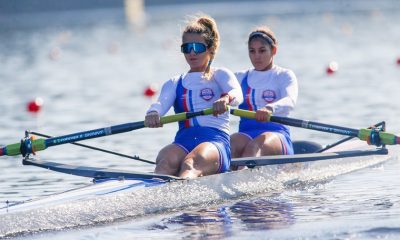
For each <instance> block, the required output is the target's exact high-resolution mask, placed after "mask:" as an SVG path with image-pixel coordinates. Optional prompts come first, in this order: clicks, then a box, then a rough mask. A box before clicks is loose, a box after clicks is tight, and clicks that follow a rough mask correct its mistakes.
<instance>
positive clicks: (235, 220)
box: [151, 198, 296, 239]
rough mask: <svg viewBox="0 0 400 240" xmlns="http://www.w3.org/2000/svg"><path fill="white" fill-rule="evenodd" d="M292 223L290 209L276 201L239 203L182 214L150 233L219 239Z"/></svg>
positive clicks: (154, 227) (293, 220) (290, 206)
mask: <svg viewBox="0 0 400 240" xmlns="http://www.w3.org/2000/svg"><path fill="white" fill-rule="evenodd" d="M295 222H296V219H295V215H294V214H293V207H292V205H291V204H290V203H288V202H285V201H282V200H280V199H271V198H260V199H252V200H245V201H239V202H236V203H234V204H233V205H231V206H222V207H219V208H208V209H201V210H198V211H194V212H185V213H182V214H180V215H178V216H174V217H170V218H166V219H163V220H162V222H161V223H160V224H156V225H153V226H152V227H151V229H152V230H156V229H157V230H160V229H161V230H172V231H176V232H179V234H180V235H185V233H188V234H189V235H186V236H185V238H188V239H221V238H226V237H229V236H233V235H234V233H235V232H237V231H238V230H239V231H240V230H245V231H259V230H264V231H265V230H269V229H282V228H287V227H289V226H291V225H292V224H294V223H295Z"/></svg>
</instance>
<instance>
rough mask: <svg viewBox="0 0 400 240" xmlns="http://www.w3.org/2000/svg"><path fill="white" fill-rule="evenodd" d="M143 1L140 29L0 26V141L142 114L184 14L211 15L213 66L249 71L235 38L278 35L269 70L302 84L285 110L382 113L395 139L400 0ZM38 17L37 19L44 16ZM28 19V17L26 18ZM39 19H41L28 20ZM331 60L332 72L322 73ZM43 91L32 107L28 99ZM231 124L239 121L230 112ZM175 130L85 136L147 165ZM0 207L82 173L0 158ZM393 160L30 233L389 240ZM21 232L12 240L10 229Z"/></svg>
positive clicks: (65, 155) (242, 43) (166, 66)
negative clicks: (258, 191)
mask: <svg viewBox="0 0 400 240" xmlns="http://www.w3.org/2000/svg"><path fill="white" fill-rule="evenodd" d="M172 7H175V9H176V11H171V6H169V8H167V7H166V6H163V7H156V6H152V7H151V8H148V9H147V19H146V24H145V25H143V26H142V27H136V28H133V27H129V26H126V25H125V24H124V23H123V21H122V20H121V18H120V16H119V15H118V13H113V12H104V13H101V14H102V15H100V16H99V17H100V18H101V19H103V21H101V22H99V23H98V24H83V25H61V24H58V25H57V24H52V25H54V26H52V27H44V24H42V25H41V26H29V27H21V26H20V27H17V28H11V29H10V28H1V27H2V26H0V42H1V44H0V66H1V67H0V83H1V85H2V87H1V88H0V96H1V101H0V113H1V116H2V117H1V118H0V126H1V132H0V144H2V145H5V144H10V143H14V142H18V141H19V139H20V138H21V137H23V135H24V130H26V129H30V130H35V131H38V132H42V133H46V134H51V135H62V134H67V133H71V132H76V131H82V130H89V129H94V128H98V127H105V126H109V125H114V124H120V123H125V122H130V121H139V120H142V119H143V117H144V114H145V111H146V108H147V107H148V106H149V105H150V103H151V101H152V99H148V98H145V97H143V94H142V92H143V90H144V88H145V87H146V86H148V85H149V84H158V85H161V84H162V82H164V81H165V80H167V79H168V78H169V77H171V76H173V75H175V74H177V73H181V72H183V71H186V69H187V66H186V63H185V61H184V59H183V57H182V56H181V54H180V53H179V48H178V46H179V39H180V30H181V28H182V27H183V26H184V22H183V19H184V18H185V16H186V15H188V14H194V13H197V12H199V11H203V12H205V13H208V14H211V15H212V16H213V17H214V18H215V19H216V20H217V22H218V24H219V29H220V33H221V38H222V44H221V49H220V51H219V53H218V55H217V58H216V60H215V65H216V66H225V67H228V68H230V69H232V70H241V69H245V68H248V67H249V66H250V62H249V60H248V57H247V52H246V36H247V34H248V32H249V31H250V29H252V28H254V27H255V26H258V25H261V24H268V25H269V26H271V27H272V28H273V29H274V30H275V32H276V34H277V37H278V40H279V42H280V43H279V49H278V55H277V58H276V63H277V64H278V65H281V66H284V67H288V68H291V69H293V70H294V72H295V73H296V75H297V77H298V79H299V84H300V95H299V100H298V105H297V108H296V110H295V112H294V113H293V114H292V116H293V117H296V118H302V119H309V120H315V121H321V122H326V123H332V124H336V125H343V126H349V127H354V128H360V127H365V126H369V125H371V124H373V123H376V122H379V121H381V120H385V121H386V122H387V129H388V131H390V132H395V133H399V132H400V124H399V123H398V121H397V117H398V116H399V114H400V110H399V107H398V101H397V99H398V89H400V77H399V75H400V66H398V65H396V60H397V58H400V51H399V49H400V48H399V42H400V25H399V24H398V23H399V22H400V3H398V2H397V1H380V2H379V4H377V3H375V2H374V1H335V2H332V3H330V2H328V1H326V2H325V1H323V2H317V1H283V2H282V1H281V2H280V3H278V2H274V1H269V2H266V3H260V2H257V3H255V4H251V3H246V4H240V3H235V4H229V3H220V4H214V5H185V6H172ZM99 14H100V13H99ZM47 17H48V16H35V19H36V20H37V19H38V18H39V19H40V18H42V22H46V21H49V20H48V18H47ZM36 20H35V21H36ZM39 22H40V21H39ZM330 61H337V62H338V63H339V71H338V72H337V73H336V74H334V75H332V76H328V75H326V73H325V68H326V66H327V65H328V63H329V62H330ZM37 96H40V97H42V98H43V99H44V106H43V110H42V111H41V112H40V113H39V114H31V113H27V112H26V111H25V108H26V103H27V102H28V101H30V100H31V99H33V98H35V97H37ZM232 129H233V130H235V129H237V119H234V118H233V123H232ZM175 130H176V126H175V125H174V124H170V125H166V126H165V127H164V128H163V129H157V130H154V129H142V130H138V131H134V132H131V133H125V134H120V135H115V136H111V137H107V138H101V139H95V140H90V141H87V143H88V144H91V145H95V146H98V147H103V148H106V149H111V150H114V151H118V152H122V153H126V154H131V155H139V156H140V157H142V158H146V159H154V158H155V156H156V155H157V152H158V150H159V149H160V146H162V145H165V144H167V143H169V142H170V141H171V140H172V138H173V135H174V131H175ZM292 132H293V138H294V139H311V140H314V141H318V142H320V143H322V144H327V143H330V142H332V141H335V140H337V139H339V138H340V137H339V136H333V135H329V134H325V133H318V132H312V131H309V130H301V129H292ZM38 157H39V158H41V159H43V160H54V161H58V162H63V163H70V164H82V165H87V166H99V167H113V168H120V169H130V170H139V171H151V170H152V166H149V165H146V164H144V163H140V162H135V161H133V160H129V159H123V158H120V157H114V156H110V155H105V154H104V153H100V152H95V151H92V150H86V149H83V148H79V147H76V146H69V145H68V146H58V147H54V148H50V149H47V150H46V151H43V152H40V153H38ZM0 169H2V171H1V175H0V202H1V203H0V204H1V205H3V204H4V203H5V201H6V200H10V201H20V200H25V199H27V198H34V197H38V196H43V195H47V194H51V193H56V192H60V191H64V190H66V189H70V188H74V187H77V186H83V185H87V184H89V183H90V179H85V178H80V177H74V176H69V175H62V174H58V173H53V172H49V171H46V170H42V169H36V168H34V167H28V166H22V165H21V159H20V158H19V157H2V160H1V161H0ZM399 173H400V162H399V160H397V159H393V160H391V161H388V162H387V163H385V164H383V165H381V166H378V167H374V168H368V169H363V170H361V171H357V172H354V173H352V174H347V175H344V176H339V177H337V178H335V179H333V180H332V181H329V182H326V183H321V184H318V185H314V186H307V187H305V188H293V189H287V190H285V191H283V192H279V193H268V194H264V195H257V196H249V197H246V198H244V199H235V200H230V201H227V202H223V203H216V204H213V205H209V206H193V207H191V208H190V209H177V210H176V211H172V212H169V213H161V214H157V215H151V216H147V217H143V218H138V219H130V220H127V221H124V222H117V223H113V224H110V225H102V226H96V227H92V228H87V229H79V230H76V229H73V230H68V231H59V232H50V233H40V234H36V235H33V236H29V237H28V238H29V239H33V238H35V239H48V238H51V239H132V238H138V239H165V238H170V239H177V238H178V239H179V238H188V239H192V238H195V239H220V238H231V239H248V238H262V239H269V238H271V239H293V238H295V239H368V238H370V239H374V238H387V239H396V238H399V237H400V221H399V220H400V178H399ZM22 238H24V237H22Z"/></svg>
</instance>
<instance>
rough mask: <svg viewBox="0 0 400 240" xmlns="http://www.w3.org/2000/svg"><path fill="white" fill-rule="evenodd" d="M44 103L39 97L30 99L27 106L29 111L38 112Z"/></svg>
mask: <svg viewBox="0 0 400 240" xmlns="http://www.w3.org/2000/svg"><path fill="white" fill-rule="evenodd" d="M42 105H43V99H42V98H40V97H37V98H35V99H34V100H31V101H29V102H28V104H27V105H26V108H27V110H28V112H32V113H37V112H39V111H40V109H41V108H42Z"/></svg>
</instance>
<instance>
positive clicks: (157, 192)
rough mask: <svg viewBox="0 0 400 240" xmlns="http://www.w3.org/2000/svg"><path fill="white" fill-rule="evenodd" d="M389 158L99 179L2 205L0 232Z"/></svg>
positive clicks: (63, 223)
mask: <svg viewBox="0 0 400 240" xmlns="http://www.w3.org/2000/svg"><path fill="white" fill-rule="evenodd" d="M374 148H375V147H372V146H368V145H366V144H365V143H364V142H361V141H358V140H355V141H351V142H348V143H346V144H342V145H339V146H336V147H335V148H333V149H330V150H329V152H337V151H347V150H351V149H363V150H368V149H371V150H373V149H374ZM390 158H391V154H388V155H382V154H377V155H371V156H354V157H346V158H335V159H331V160H321V161H312V162H300V163H293V164H281V165H279V164H276V165H268V166H262V167H255V168H252V169H243V170H240V171H234V172H227V173H223V174H216V175H211V176H206V177H201V178H198V179H193V180H180V181H172V182H166V181H163V180H154V181H149V182H143V181H141V180H111V181H104V182H101V183H96V184H94V185H93V186H89V187H83V188H80V189H76V190H72V191H67V192H64V193H61V194H56V195H52V196H49V197H46V198H42V199H38V200H32V201H28V202H25V203H23V204H18V205H15V206H10V207H8V208H4V209H1V211H2V212H1V213H0V237H3V236H11V235H15V234H20V233H27V232H33V231H43V230H54V229H64V228H71V227H80V226H87V225H94V224H98V223H105V222H111V221H115V220H121V219H126V218H132V217H138V216H142V215H145V214H150V213H156V212H162V211H170V210H172V209H183V208H187V207H190V206H198V205H202V204H210V203H215V202H221V201H224V200H226V199H234V198H238V197H241V196H244V195H254V194H258V193H268V192H271V193H276V192H281V191H283V190H284V189H286V188H287V187H293V186H296V187H299V186H300V187H302V186H307V185H308V184H314V183H316V182H324V181H327V180H329V179H331V178H333V177H335V176H338V175H341V174H345V173H348V172H352V171H355V170H359V169H362V168H365V167H369V166H373V165H376V164H380V163H382V162H384V161H386V160H388V159H390Z"/></svg>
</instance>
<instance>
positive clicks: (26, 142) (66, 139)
mask: <svg viewBox="0 0 400 240" xmlns="http://www.w3.org/2000/svg"><path fill="white" fill-rule="evenodd" d="M212 113H213V110H212V109H211V108H207V109H204V110H202V111H198V112H185V113H178V114H175V115H170V116H165V117H161V123H163V124H166V123H172V122H179V121H184V120H187V119H189V118H193V117H197V116H201V115H210V114H212ZM145 127H146V125H145V124H144V121H139V122H131V123H125V124H120V125H115V126H110V127H106V128H98V129H94V130H89V131H84V132H77V133H72V134H68V135H64V136H59V137H53V138H48V139H43V138H40V139H35V140H33V139H29V138H25V139H23V140H22V141H21V143H14V144H10V145H7V146H5V147H2V148H0V156H4V155H7V156H15V155H19V154H22V155H23V156H26V155H28V154H31V153H34V152H37V151H41V150H44V149H46V148H48V147H52V146H57V145H61V144H66V143H72V142H77V141H82V140H87V139H92V138H98V137H103V136H108V135H113V134H118V133H124V132H129V131H133V130H137V129H141V128H145Z"/></svg>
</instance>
